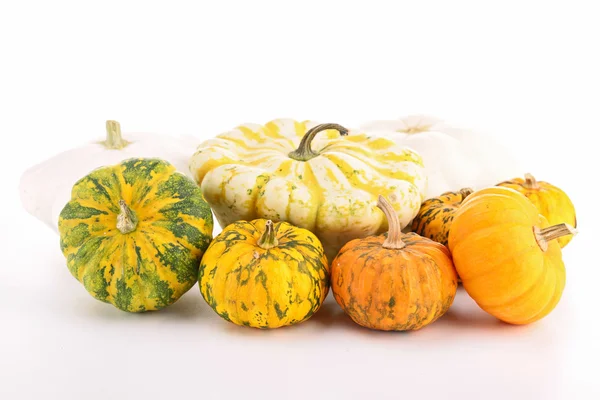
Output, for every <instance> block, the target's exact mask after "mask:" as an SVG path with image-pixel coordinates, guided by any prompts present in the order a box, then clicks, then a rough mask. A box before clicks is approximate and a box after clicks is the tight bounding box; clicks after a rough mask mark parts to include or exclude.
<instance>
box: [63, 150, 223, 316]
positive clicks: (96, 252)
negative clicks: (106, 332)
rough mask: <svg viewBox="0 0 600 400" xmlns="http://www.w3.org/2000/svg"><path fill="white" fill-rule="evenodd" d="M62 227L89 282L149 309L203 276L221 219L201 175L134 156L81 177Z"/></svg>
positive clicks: (129, 307)
mask: <svg viewBox="0 0 600 400" xmlns="http://www.w3.org/2000/svg"><path fill="white" fill-rule="evenodd" d="M58 227H59V232H60V246H61V249H62V252H63V254H64V255H65V257H66V259H67V266H68V268H69V270H70V271H71V274H73V276H74V277H75V278H77V280H79V281H80V282H81V283H82V284H83V285H84V287H85V289H86V290H87V291H88V292H89V293H90V294H91V295H92V296H93V297H95V298H96V299H98V300H101V301H103V302H107V303H110V304H112V305H114V306H115V307H117V308H119V309H121V310H124V311H129V312H142V311H151V310H159V309H161V308H164V307H166V306H168V305H170V304H172V303H174V302H175V301H176V300H177V299H179V298H180V297H181V296H182V295H183V294H184V293H185V292H186V291H188V290H189V289H190V288H191V287H192V286H193V285H194V284H195V282H196V281H197V277H198V268H199V265H200V259H201V257H202V255H203V253H204V251H205V250H206V248H207V247H208V245H209V243H210V241H211V238H212V229H213V220H212V214H211V211H210V208H209V206H208V204H207V203H206V202H205V201H204V198H203V196H202V193H201V191H200V189H199V188H198V187H197V186H196V184H195V183H194V181H192V180H191V179H189V178H187V177H186V176H185V175H183V174H181V173H179V172H176V171H175V167H174V166H173V165H171V164H169V163H167V162H166V161H162V160H159V159H152V158H147V159H144V158H133V159H128V160H124V161H123V162H121V163H120V164H117V165H115V166H109V167H102V168H99V169H96V170H94V171H92V172H91V173H90V174H89V175H87V176H85V177H83V178H82V179H80V180H79V181H78V182H77V183H76V184H75V186H74V187H73V191H72V196H71V201H69V203H67V205H66V206H65V207H64V208H63V210H62V212H61V213H60V218H59V225H58Z"/></svg>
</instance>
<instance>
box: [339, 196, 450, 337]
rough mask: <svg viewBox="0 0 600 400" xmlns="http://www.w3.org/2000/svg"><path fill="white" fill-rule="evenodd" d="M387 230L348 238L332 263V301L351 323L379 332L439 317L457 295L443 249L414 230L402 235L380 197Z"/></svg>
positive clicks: (389, 207)
mask: <svg viewBox="0 0 600 400" xmlns="http://www.w3.org/2000/svg"><path fill="white" fill-rule="evenodd" d="M377 205H378V207H379V208H381V210H382V211H383V213H384V214H385V216H386V218H387V221H388V227H389V231H388V233H387V235H386V234H383V235H379V236H370V237H367V238H364V239H355V240H352V241H350V242H348V243H347V244H346V245H345V246H344V247H343V248H342V249H341V250H340V252H339V253H338V255H337V256H336V258H335V259H334V260H333V263H332V275H331V286H332V291H333V295H334V297H335V300H336V301H337V303H338V304H339V305H340V306H341V308H342V309H343V310H344V312H345V313H346V314H348V315H349V316H350V318H352V320H353V321H354V322H356V323H357V324H359V325H362V326H364V327H367V328H371V329H377V330H384V331H391V330H396V331H403V330H416V329H420V328H422V327H424V326H426V325H428V324H430V323H432V322H433V321H435V320H436V319H438V318H439V317H441V316H442V315H443V314H444V313H445V312H446V311H447V310H448V308H450V306H451V305H452V302H453V301H454V297H455V295H456V288H457V285H458V283H457V279H458V277H457V275H456V271H455V269H454V266H453V265H452V259H451V256H450V253H449V251H448V249H447V248H446V247H445V246H443V245H441V244H439V243H437V242H434V241H433V240H430V239H428V238H424V237H422V236H419V235H417V234H416V233H408V234H403V233H402V232H401V225H400V223H399V220H398V215H397V213H396V211H395V210H394V208H393V207H392V205H391V204H390V203H389V202H388V201H387V200H386V199H385V198H383V197H382V196H379V202H378V204H377Z"/></svg>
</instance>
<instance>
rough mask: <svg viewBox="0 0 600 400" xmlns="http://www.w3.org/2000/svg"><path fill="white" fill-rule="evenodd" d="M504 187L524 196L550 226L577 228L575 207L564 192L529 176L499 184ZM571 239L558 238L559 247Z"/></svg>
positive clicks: (566, 237)
mask: <svg viewBox="0 0 600 400" xmlns="http://www.w3.org/2000/svg"><path fill="white" fill-rule="evenodd" d="M498 186H504V187H508V188H511V189H514V190H516V191H517V192H519V193H521V194H524V195H525V196H526V197H527V198H528V199H529V200H530V201H531V202H532V203H533V204H534V205H535V206H536V207H537V209H538V211H539V212H540V214H542V215H543V216H544V217H546V219H547V220H548V222H549V223H550V225H556V224H560V223H567V224H570V225H572V226H573V227H575V228H576V227H577V218H576V216H575V206H574V205H573V203H572V202H571V199H570V198H569V196H567V194H566V193H565V192H563V191H562V190H561V189H559V188H558V187H556V186H554V185H551V184H550V183H548V182H543V181H536V179H535V178H534V177H533V176H532V175H531V174H526V175H525V179H523V178H515V179H512V180H510V181H506V182H501V183H499V184H498ZM571 239H572V235H568V236H563V237H560V238H558V243H559V244H560V247H565V246H566V245H567V243H569V242H570V241H571Z"/></svg>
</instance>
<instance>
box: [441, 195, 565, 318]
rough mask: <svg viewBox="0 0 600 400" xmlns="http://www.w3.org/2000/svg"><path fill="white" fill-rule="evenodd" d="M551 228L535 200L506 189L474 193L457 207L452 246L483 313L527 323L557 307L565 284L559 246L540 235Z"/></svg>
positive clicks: (466, 282) (463, 280) (451, 234)
mask: <svg viewBox="0 0 600 400" xmlns="http://www.w3.org/2000/svg"><path fill="white" fill-rule="evenodd" d="M549 225H550V224H549V223H548V221H547V220H546V218H544V217H543V216H542V215H540V214H539V212H538V210H537V208H536V207H535V206H534V205H533V203H532V202H530V201H529V200H527V198H526V197H525V196H523V195H522V194H520V193H518V192H517V191H515V190H513V189H509V188H505V187H491V188H486V189H483V190H480V191H478V192H475V193H473V194H471V195H470V196H469V198H468V199H467V200H466V201H465V202H464V203H463V205H462V206H461V207H460V208H459V209H458V211H457V212H456V214H455V216H454V222H453V223H452V226H451V229H450V236H449V238H448V246H449V248H450V251H451V252H452V257H453V260H454V265H455V267H456V269H457V271H458V273H459V275H460V277H461V279H462V283H463V286H464V288H465V290H466V291H467V293H468V294H469V295H470V296H471V297H472V298H473V299H474V300H475V301H476V302H477V304H479V306H480V307H481V308H482V309H483V310H485V311H486V312H488V313H489V314H491V315H493V316H495V317H496V318H498V319H500V320H502V321H505V322H508V323H511V324H529V323H532V322H534V321H537V320H539V319H541V318H543V317H544V316H546V315H548V314H549V313H550V312H551V311H552V310H553V309H554V308H555V307H556V305H557V304H558V302H559V300H560V298H561V295H562V292H563V288H564V286H565V266H564V264H563V261H562V254H561V249H560V245H559V244H558V242H557V241H556V240H555V239H551V240H546V239H544V238H540V237H539V236H536V231H538V232H539V230H542V229H544V228H547V227H548V226H549ZM546 237H548V238H550V237H549V236H546ZM544 248H545V250H544Z"/></svg>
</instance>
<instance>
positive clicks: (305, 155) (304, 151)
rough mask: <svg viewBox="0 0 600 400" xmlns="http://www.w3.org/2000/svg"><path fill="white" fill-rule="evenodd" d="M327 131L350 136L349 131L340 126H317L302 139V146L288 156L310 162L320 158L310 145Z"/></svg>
mask: <svg viewBox="0 0 600 400" xmlns="http://www.w3.org/2000/svg"><path fill="white" fill-rule="evenodd" d="M326 129H335V130H336V131H338V132H339V133H340V135H342V136H346V135H347V134H348V129H346V128H344V127H343V126H341V125H338V124H320V125H317V126H315V127H314V128H312V129H310V130H309V131H308V132H306V134H305V135H304V136H303V137H302V141H300V145H299V146H298V148H297V149H296V150H294V151H292V152H290V153H289V154H288V156H289V157H290V158H293V159H294V160H297V161H308V160H310V159H311V158H315V157H316V156H318V155H319V153H317V152H316V151H313V149H312V148H311V147H310V144H311V143H312V141H313V139H314V138H315V136H316V134H317V133H319V132H321V131H324V130H326Z"/></svg>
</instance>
